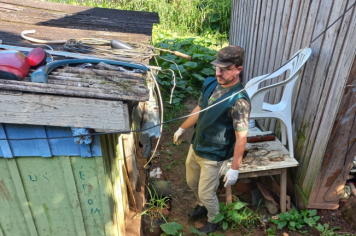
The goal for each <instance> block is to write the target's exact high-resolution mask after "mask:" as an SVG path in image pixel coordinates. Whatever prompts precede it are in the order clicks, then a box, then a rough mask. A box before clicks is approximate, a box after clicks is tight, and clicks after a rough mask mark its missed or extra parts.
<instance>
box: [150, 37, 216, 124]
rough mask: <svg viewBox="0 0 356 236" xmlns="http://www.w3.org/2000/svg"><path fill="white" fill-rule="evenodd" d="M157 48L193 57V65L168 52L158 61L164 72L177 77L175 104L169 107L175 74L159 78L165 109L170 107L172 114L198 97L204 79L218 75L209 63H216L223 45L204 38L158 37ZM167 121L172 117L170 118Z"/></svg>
mask: <svg viewBox="0 0 356 236" xmlns="http://www.w3.org/2000/svg"><path fill="white" fill-rule="evenodd" d="M154 45H155V47H159V48H163V49H168V50H171V51H180V52H183V53H186V54H188V55H192V61H188V60H186V59H183V58H179V57H176V56H174V55H172V54H169V53H167V52H163V53H162V55H161V57H160V58H157V62H158V65H159V66H160V67H162V69H170V70H172V71H173V72H174V74H175V76H176V77H175V83H176V86H175V90H174V93H173V96H172V104H169V103H168V101H170V96H171V90H172V87H173V86H174V82H173V77H172V74H171V73H165V71H163V72H162V73H159V74H158V78H157V80H158V83H159V84H160V89H161V92H162V94H163V96H164V101H165V106H166V107H168V108H169V110H171V109H173V110H176V109H177V108H176V107H177V106H180V105H181V104H182V101H183V100H184V99H185V98H186V96H195V97H198V96H199V94H200V92H199V91H200V89H201V86H202V84H203V82H204V80H205V78H206V77H209V76H214V75H215V70H213V69H212V66H211V65H210V62H211V61H212V60H214V59H215V57H216V54H217V49H219V48H220V47H221V45H217V44H214V43H213V42H212V41H211V40H208V39H205V38H184V37H183V38H173V39H172V38H169V37H167V35H165V34H159V35H158V37H157V40H156V43H155V44H154ZM172 62H174V63H175V64H174V63H172ZM155 63H156V62H155V61H151V64H155ZM179 110H180V109H179ZM179 110H177V111H176V112H175V113H177V112H178V111H179ZM165 118H172V117H170V116H168V115H167V116H166V117H165Z"/></svg>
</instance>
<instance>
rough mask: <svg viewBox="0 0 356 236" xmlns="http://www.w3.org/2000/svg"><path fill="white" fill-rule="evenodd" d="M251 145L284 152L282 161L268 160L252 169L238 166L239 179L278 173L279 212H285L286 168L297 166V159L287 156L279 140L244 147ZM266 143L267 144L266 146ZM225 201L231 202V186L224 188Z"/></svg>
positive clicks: (247, 147) (227, 167) (247, 146)
mask: <svg viewBox="0 0 356 236" xmlns="http://www.w3.org/2000/svg"><path fill="white" fill-rule="evenodd" d="M251 145H265V146H266V147H264V148H265V149H267V150H268V151H278V152H279V153H280V154H286V155H285V156H284V157H285V160H284V161H278V162H270V163H269V164H268V165H266V166H257V167H255V168H253V169H247V168H240V170H239V179H244V178H251V177H259V176H267V175H280V207H281V212H282V213H284V212H286V196H287V168H290V167H295V166H298V162H297V160H295V159H294V158H291V157H290V156H289V152H288V150H287V149H286V148H285V147H284V146H283V144H282V143H281V142H280V141H279V140H277V139H276V140H275V141H268V142H259V143H247V144H246V149H249V148H251ZM267 145H268V146H267ZM231 161H232V159H230V160H229V163H228V164H227V166H226V167H225V169H224V170H223V172H222V173H223V175H225V174H226V172H227V171H228V170H229V169H230V166H231ZM226 202H227V203H231V202H232V196H231V186H229V187H227V188H226Z"/></svg>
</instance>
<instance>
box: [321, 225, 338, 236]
mask: <svg viewBox="0 0 356 236" xmlns="http://www.w3.org/2000/svg"><path fill="white" fill-rule="evenodd" d="M315 228H316V229H317V230H319V231H320V236H334V235H335V233H334V230H339V229H341V228H340V227H338V226H336V227H333V228H331V229H329V224H324V225H321V224H320V223H318V226H316V227H315Z"/></svg>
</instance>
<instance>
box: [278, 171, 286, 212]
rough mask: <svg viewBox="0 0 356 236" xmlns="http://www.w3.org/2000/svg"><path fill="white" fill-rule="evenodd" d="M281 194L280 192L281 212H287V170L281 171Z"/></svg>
mask: <svg viewBox="0 0 356 236" xmlns="http://www.w3.org/2000/svg"><path fill="white" fill-rule="evenodd" d="M280 187H281V192H280V195H279V196H280V203H279V204H280V206H281V212H282V213H284V212H286V200H287V169H282V170H281V186H280Z"/></svg>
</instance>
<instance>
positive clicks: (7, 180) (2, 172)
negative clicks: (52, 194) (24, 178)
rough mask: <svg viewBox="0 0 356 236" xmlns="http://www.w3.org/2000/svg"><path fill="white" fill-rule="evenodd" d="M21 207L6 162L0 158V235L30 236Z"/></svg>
mask: <svg viewBox="0 0 356 236" xmlns="http://www.w3.org/2000/svg"><path fill="white" fill-rule="evenodd" d="M21 205H22V204H21V202H20V201H19V199H18V197H17V192H16V188H15V185H14V182H13V179H12V177H11V173H10V170H9V168H8V160H7V159H6V158H0V231H2V232H0V233H3V235H4V236H8V235H16V236H28V235H30V233H29V229H28V227H27V223H26V220H25V216H24V213H23V210H22V206H21ZM9 213H10V214H9Z"/></svg>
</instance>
